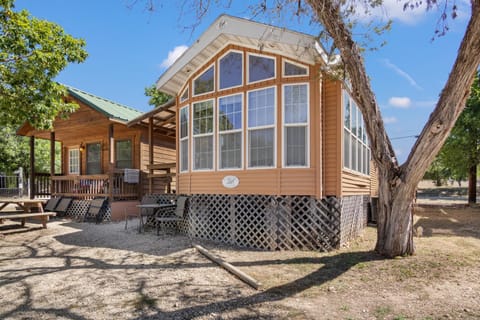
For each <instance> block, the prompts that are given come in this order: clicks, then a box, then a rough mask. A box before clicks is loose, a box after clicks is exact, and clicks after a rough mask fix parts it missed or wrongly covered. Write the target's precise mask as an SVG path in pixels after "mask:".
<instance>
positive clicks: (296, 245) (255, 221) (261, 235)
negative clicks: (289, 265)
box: [127, 15, 377, 250]
mask: <svg viewBox="0 0 480 320" xmlns="http://www.w3.org/2000/svg"><path fill="white" fill-rule="evenodd" d="M338 63H339V58H338V57H335V58H334V59H329V58H328V57H327V54H326V53H325V51H324V49H323V48H322V47H321V45H320V44H319V43H318V42H317V40H316V37H314V36H311V35H307V34H302V33H298V32H294V31H291V30H287V29H285V28H278V27H275V26H271V25H265V24H262V23H257V22H253V21H250V20H245V19H241V18H237V17H232V16H228V15H222V16H220V17H219V18H218V19H217V20H216V21H215V22H214V23H213V24H212V25H211V26H210V27H209V28H208V29H207V30H206V31H205V32H204V33H203V34H202V35H201V36H200V38H199V39H198V40H197V41H195V42H194V44H193V45H192V46H191V47H190V48H189V49H188V50H187V51H185V53H183V55H182V56H180V57H179V58H178V59H177V60H176V62H175V63H174V64H173V65H172V66H170V67H169V68H168V69H167V70H166V71H165V72H164V73H163V74H162V75H161V76H160V78H159V80H158V82H157V89H158V90H159V91H162V92H165V93H167V94H169V95H171V96H173V97H175V101H173V102H169V103H168V104H166V105H164V106H160V107H158V108H157V109H155V110H152V111H150V112H148V113H146V114H144V115H142V116H140V117H137V118H135V119H133V120H131V121H129V122H128V123H127V125H128V126H136V125H148V124H150V126H151V127H150V130H161V129H162V127H163V124H162V123H161V122H155V123H154V122H153V121H152V120H151V118H154V117H155V116H156V114H157V113H158V112H161V111H162V110H163V109H164V108H167V109H169V110H172V108H173V110H175V112H176V123H177V124H178V125H177V126H176V158H177V159H178V161H176V163H177V165H176V172H177V175H176V178H177V180H176V192H177V193H178V194H183V195H187V196H189V198H190V201H189V209H188V216H187V217H186V220H187V226H186V227H185V228H184V232H186V233H188V234H189V235H190V236H192V237H199V238H205V239H211V240H216V241H221V242H225V243H231V244H235V245H241V246H246V247H254V248H262V249H269V250H283V249H308V250H330V249H332V248H338V247H339V246H340V245H341V244H342V243H345V242H346V241H348V240H350V239H352V238H353V237H356V236H357V235H358V234H359V233H360V232H361V231H362V229H363V228H364V227H365V226H366V222H367V209H368V206H369V203H370V198H371V196H372V194H374V193H375V190H376V185H377V184H376V180H375V179H373V178H372V177H374V173H372V172H373V171H374V170H373V168H372V166H371V164H370V163H371V157H370V147H369V143H368V139H367V135H366V132H365V129H364V124H363V119H362V114H361V112H360V111H359V109H358V107H357V104H356V102H355V101H354V99H352V97H351V95H350V89H349V86H348V82H347V81H343V80H342V79H339V78H338V77H334V76H332V73H331V72H330V71H331V70H332V69H333V68H334V67H335V66H336V65H337V64H338ZM149 119H150V120H149Z"/></svg>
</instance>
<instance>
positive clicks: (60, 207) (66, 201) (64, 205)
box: [45, 197, 73, 217]
mask: <svg viewBox="0 0 480 320" xmlns="http://www.w3.org/2000/svg"><path fill="white" fill-rule="evenodd" d="M58 199H60V200H59V201H58V203H57V205H56V206H55V209H54V210H52V211H54V212H56V213H57V217H63V216H65V215H67V210H68V208H70V205H71V204H72V201H73V199H72V198H63V197H62V198H58ZM47 205H48V203H47ZM45 208H46V206H45Z"/></svg>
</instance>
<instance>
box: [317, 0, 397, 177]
mask: <svg viewBox="0 0 480 320" xmlns="http://www.w3.org/2000/svg"><path fill="white" fill-rule="evenodd" d="M307 2H308V4H309V5H310V6H311V7H312V9H313V10H314V11H315V13H316V15H317V17H318V19H319V20H320V22H321V23H322V25H323V26H324V27H325V30H326V31H327V32H328V33H329V34H330V36H331V37H332V39H333V42H334V46H335V47H336V48H338V50H339V52H340V56H341V57H342V61H343V63H344V65H345V70H346V71H347V74H348V76H349V77H350V79H351V85H352V91H353V92H352V94H353V98H354V99H355V101H356V102H357V104H358V107H359V109H360V110H361V112H362V115H363V118H364V119H365V127H366V129H367V134H368V138H369V140H370V145H371V150H372V158H373V159H374V160H375V162H376V163H377V165H378V166H379V167H384V168H385V169H387V170H395V171H397V170H398V162H397V159H396V157H395V153H394V151H393V148H392V144H391V142H390V140H389V138H388V136H387V133H386V131H385V127H384V124H383V119H382V117H381V114H380V109H379V107H378V104H377V101H376V99H375V95H374V93H373V91H372V89H371V87H370V80H369V79H368V77H367V74H366V69H365V64H364V62H363V58H362V56H361V54H360V50H359V48H358V46H357V45H356V43H355V42H354V41H353V37H352V34H351V32H350V30H349V29H348V27H347V26H346V25H345V22H344V21H343V19H342V15H341V8H340V4H339V2H336V1H330V0H308V1H307Z"/></svg>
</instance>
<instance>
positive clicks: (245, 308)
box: [0, 206, 480, 320]
mask: <svg viewBox="0 0 480 320" xmlns="http://www.w3.org/2000/svg"><path fill="white" fill-rule="evenodd" d="M415 221H416V222H415V230H416V231H417V233H418V236H417V237H416V238H415V243H416V248H417V254H416V255H415V256H412V257H407V258H398V259H383V258H382V257H380V256H378V255H376V254H375V253H374V252H373V251H372V249H373V247H374V245H375V236H376V235H375V232H376V230H375V229H374V228H372V227H369V228H367V229H366V230H365V233H364V235H363V236H362V237H360V238H358V239H357V240H356V241H354V242H352V243H350V245H349V246H348V247H344V248H341V249H340V250H337V251H335V252H330V253H318V252H285V251H283V252H265V251H255V250H245V249H241V248H236V247H230V246H224V245H218V244H215V243H212V242H206V241H197V240H195V241H192V240H191V239H188V238H186V237H182V236H174V235H162V236H160V237H157V236H156V235H155V233H154V232H147V233H142V234H138V233H137V232H136V230H135V226H136V225H135V223H132V224H129V229H128V230H127V231H125V230H124V224H123V223H105V224H100V225H95V224H91V223H77V222H72V221H68V220H55V221H52V222H50V223H49V225H48V229H40V228H38V226H39V225H38V224H35V223H29V224H27V227H26V228H20V227H18V224H15V223H12V222H8V221H7V222H6V223H5V224H3V225H0V319H397V320H400V319H425V320H426V319H480V280H479V279H480V208H454V207H448V206H443V207H428V206H425V207H420V208H417V209H416V216H415ZM192 243H198V244H201V245H202V246H204V247H205V248H207V249H209V250H210V251H211V252H213V253H215V254H217V255H218V256H221V257H222V258H223V259H225V260H227V261H229V262H231V263H232V264H233V265H235V266H237V267H239V268H240V269H241V270H242V271H244V272H246V273H247V274H249V275H251V276H253V277H254V278H256V279H257V280H259V281H260V282H262V284H263V288H262V290H259V291H256V290H254V289H252V288H250V287H248V286H247V285H246V284H244V283H243V282H241V281H239V280H237V279H236V278H235V277H234V276H232V275H231V274H229V273H228V272H226V271H225V270H223V269H221V268H220V267H218V266H217V265H214V264H213V263H211V262H210V261H209V260H207V259H206V258H204V257H203V256H201V255H200V254H199V253H198V252H196V250H195V249H193V248H192V246H191V245H192Z"/></svg>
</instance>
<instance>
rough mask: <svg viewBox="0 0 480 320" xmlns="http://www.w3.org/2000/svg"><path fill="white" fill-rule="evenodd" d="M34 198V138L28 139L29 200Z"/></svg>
mask: <svg viewBox="0 0 480 320" xmlns="http://www.w3.org/2000/svg"><path fill="white" fill-rule="evenodd" d="M34 198H35V136H31V137H30V199H34Z"/></svg>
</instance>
